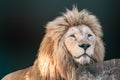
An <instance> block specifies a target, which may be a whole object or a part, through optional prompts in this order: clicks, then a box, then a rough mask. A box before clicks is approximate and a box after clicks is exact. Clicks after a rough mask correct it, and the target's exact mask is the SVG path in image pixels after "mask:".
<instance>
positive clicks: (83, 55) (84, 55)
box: [74, 52, 96, 62]
mask: <svg viewBox="0 0 120 80" xmlns="http://www.w3.org/2000/svg"><path fill="white" fill-rule="evenodd" d="M80 57H85V58H86V57H89V58H90V59H91V60H92V61H94V62H96V60H95V59H94V58H92V57H91V56H90V55H88V54H87V53H86V52H84V53H83V54H82V55H80V56H74V58H76V59H79V58H80Z"/></svg>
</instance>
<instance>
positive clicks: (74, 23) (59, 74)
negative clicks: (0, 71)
mask: <svg viewBox="0 0 120 80" xmlns="http://www.w3.org/2000/svg"><path fill="white" fill-rule="evenodd" d="M102 36H103V32H102V26H101V25H100V23H99V21H98V19H97V18H96V16H94V15H93V14H91V13H90V12H89V11H87V10H86V9H83V10H81V11H78V9H77V8H76V7H73V9H72V10H69V9H67V11H66V12H65V13H63V15H62V16H59V17H57V18H55V19H54V20H53V21H50V22H49V23H48V24H47V25H46V34H45V36H44V38H43V40H42V42H41V45H40V48H39V52H38V57H37V59H36V60H35V62H34V64H33V66H31V67H29V68H26V69H23V70H18V71H16V72H13V73H10V74H8V75H7V76H5V77H4V78H3V79H2V80H77V79H76V70H77V69H78V67H80V66H83V65H86V64H91V63H96V62H102V61H103V60H104V53H105V49H104V43H103V41H102Z"/></svg>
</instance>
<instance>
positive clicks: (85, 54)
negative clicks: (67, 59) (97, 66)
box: [74, 53, 91, 58]
mask: <svg viewBox="0 0 120 80" xmlns="http://www.w3.org/2000/svg"><path fill="white" fill-rule="evenodd" d="M82 56H84V57H86V56H88V57H90V56H89V55H88V54H87V53H83V54H82V55H80V56H74V58H80V57H82ZM90 58H91V57H90Z"/></svg>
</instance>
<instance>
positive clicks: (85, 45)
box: [79, 44, 91, 50]
mask: <svg viewBox="0 0 120 80" xmlns="http://www.w3.org/2000/svg"><path fill="white" fill-rule="evenodd" d="M90 46H91V45H90V44H81V45H79V47H81V48H83V49H84V50H86V49H87V48H89V47H90Z"/></svg>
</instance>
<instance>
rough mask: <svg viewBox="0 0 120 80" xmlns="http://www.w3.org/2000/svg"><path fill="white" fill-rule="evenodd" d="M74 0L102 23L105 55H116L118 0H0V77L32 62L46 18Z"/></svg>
mask: <svg viewBox="0 0 120 80" xmlns="http://www.w3.org/2000/svg"><path fill="white" fill-rule="evenodd" d="M73 4H76V5H77V6H78V8H79V10H82V9H88V10H89V11H91V12H92V13H93V14H95V15H96V16H97V17H98V18H99V21H100V22H101V25H102V26H103V32H104V37H103V40H104V42H105V47H106V57H105V59H106V60H108V59H112V58H120V52H119V36H120V30H119V29H120V28H119V27H120V6H119V5H120V1H119V0H33V1H32V0H0V79H1V78H2V77H3V76H4V75H6V74H8V73H9V72H13V71H16V70H18V69H22V68H26V67H28V66H30V65H32V63H33V61H34V60H35V58H36V55H37V51H38V48H39V44H40V42H41V40H42V38H43V35H44V31H45V29H44V26H45V25H46V23H47V22H48V21H51V20H53V19H54V18H55V17H57V16H59V15H61V12H64V11H65V8H69V9H71V8H72V5H73Z"/></svg>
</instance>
